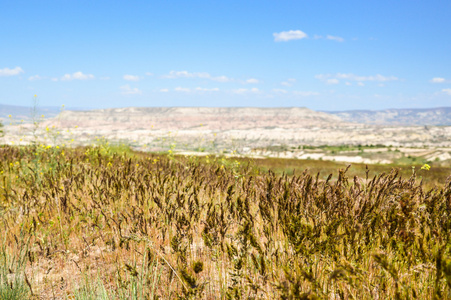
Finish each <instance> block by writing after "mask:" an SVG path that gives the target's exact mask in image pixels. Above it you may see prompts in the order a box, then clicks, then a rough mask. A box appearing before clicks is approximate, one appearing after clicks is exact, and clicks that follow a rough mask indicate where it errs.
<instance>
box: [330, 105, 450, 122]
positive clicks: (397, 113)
mask: <svg viewBox="0 0 451 300" xmlns="http://www.w3.org/2000/svg"><path fill="white" fill-rule="evenodd" d="M327 113H329V114H333V115H335V116H338V117H340V118H341V119H342V120H343V121H346V122H355V123H363V124H377V125H451V107H439V108H424V109H386V110H349V111H329V112H327Z"/></svg>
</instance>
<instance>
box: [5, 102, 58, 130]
mask: <svg viewBox="0 0 451 300" xmlns="http://www.w3.org/2000/svg"><path fill="white" fill-rule="evenodd" d="M60 110H61V109H60V108H58V107H37V108H36V111H34V112H33V108H31V107H27V106H18V105H7V104H0V120H2V121H3V124H6V125H7V124H9V123H10V122H13V123H17V122H20V121H21V120H23V121H24V123H29V122H31V121H32V119H33V114H34V115H35V116H34V117H35V118H38V119H39V118H41V116H42V115H44V117H45V118H46V119H48V118H53V117H55V116H56V115H58V113H59V112H60ZM9 116H11V117H9Z"/></svg>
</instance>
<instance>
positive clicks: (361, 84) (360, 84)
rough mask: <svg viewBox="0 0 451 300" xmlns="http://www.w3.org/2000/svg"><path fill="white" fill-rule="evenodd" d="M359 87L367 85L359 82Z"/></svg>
mask: <svg viewBox="0 0 451 300" xmlns="http://www.w3.org/2000/svg"><path fill="white" fill-rule="evenodd" d="M357 85H358V86H365V84H364V83H363V82H361V81H359V82H357Z"/></svg>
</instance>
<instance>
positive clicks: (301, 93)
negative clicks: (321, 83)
mask: <svg viewBox="0 0 451 300" xmlns="http://www.w3.org/2000/svg"><path fill="white" fill-rule="evenodd" d="M293 95H296V96H301V97H309V96H318V95H319V93H318V92H310V91H306V92H304V91H293Z"/></svg>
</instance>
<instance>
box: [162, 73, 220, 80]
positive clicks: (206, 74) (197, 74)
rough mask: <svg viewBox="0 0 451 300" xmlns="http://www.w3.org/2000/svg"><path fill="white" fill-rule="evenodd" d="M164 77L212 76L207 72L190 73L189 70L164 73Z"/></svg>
mask: <svg viewBox="0 0 451 300" xmlns="http://www.w3.org/2000/svg"><path fill="white" fill-rule="evenodd" d="M163 78H171V79H174V78H211V75H210V74H208V73H206V72H201V73H190V72H188V71H171V72H169V74H168V75H164V76H163Z"/></svg>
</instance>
